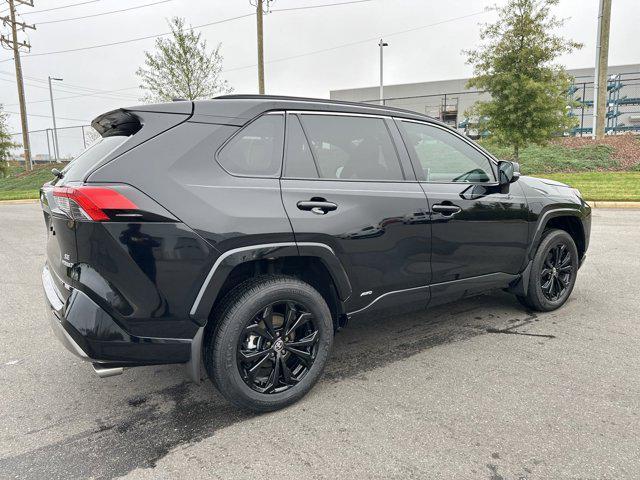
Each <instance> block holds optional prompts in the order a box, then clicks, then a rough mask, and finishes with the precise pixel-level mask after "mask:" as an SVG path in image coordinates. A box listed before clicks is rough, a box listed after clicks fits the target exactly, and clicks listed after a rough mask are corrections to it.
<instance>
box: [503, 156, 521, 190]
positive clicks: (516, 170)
mask: <svg viewBox="0 0 640 480" xmlns="http://www.w3.org/2000/svg"><path fill="white" fill-rule="evenodd" d="M519 178H520V164H519V163H517V162H507V161H501V162H498V183H499V184H500V185H508V184H510V183H513V182H515V181H516V180H518V179H519Z"/></svg>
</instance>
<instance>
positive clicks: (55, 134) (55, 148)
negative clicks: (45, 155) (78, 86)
mask: <svg viewBox="0 0 640 480" xmlns="http://www.w3.org/2000/svg"><path fill="white" fill-rule="evenodd" d="M48 78H49V98H50V99H51V116H52V117H53V154H54V155H55V156H56V160H60V146H59V145H58V127H57V126H56V110H55V108H53V88H51V80H55V81H57V82H61V81H62V79H61V78H54V77H51V76H49V77H48Z"/></svg>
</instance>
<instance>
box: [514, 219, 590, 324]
mask: <svg viewBox="0 0 640 480" xmlns="http://www.w3.org/2000/svg"><path fill="white" fill-rule="evenodd" d="M556 258H557V261H556ZM578 266H579V262H578V249H577V248H576V244H575V242H574V241H573V238H571V235H569V234H568V233H567V232H565V231H564V230H555V229H554V230H547V231H546V232H545V233H544V235H543V237H542V240H541V241H540V245H539V246H538V250H537V251H536V255H535V257H534V258H533V264H532V266H531V272H530V276H529V285H528V289H527V295H526V296H518V301H519V302H520V303H521V304H522V305H524V306H526V307H527V308H530V309H532V310H537V311H539V312H549V311H551V310H555V309H557V308H560V307H561V306H562V305H564V303H565V302H566V301H567V299H568V298H569V295H571V292H572V291H573V287H574V285H575V283H576V277H577V274H578ZM554 289H555V291H554Z"/></svg>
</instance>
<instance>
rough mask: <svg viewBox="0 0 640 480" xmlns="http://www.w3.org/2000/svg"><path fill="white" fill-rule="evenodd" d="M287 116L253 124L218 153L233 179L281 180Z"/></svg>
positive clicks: (279, 115) (272, 115) (271, 116)
mask: <svg viewBox="0 0 640 480" xmlns="http://www.w3.org/2000/svg"><path fill="white" fill-rule="evenodd" d="M283 142H284V115H282V114H267V115H263V116H262V117H260V118H258V119H257V120H254V121H253V122H251V123H250V124H249V125H248V126H246V127H245V128H243V129H242V130H241V131H240V132H239V133H238V134H237V135H235V136H234V137H233V138H232V139H231V140H230V141H229V142H228V143H227V144H226V145H225V146H224V147H223V148H222V150H220V152H219V153H218V163H220V165H221V166H222V168H224V169H225V170H226V171H227V172H229V173H231V174H232V175H243V176H251V177H277V176H279V175H280V168H281V166H282V148H283Z"/></svg>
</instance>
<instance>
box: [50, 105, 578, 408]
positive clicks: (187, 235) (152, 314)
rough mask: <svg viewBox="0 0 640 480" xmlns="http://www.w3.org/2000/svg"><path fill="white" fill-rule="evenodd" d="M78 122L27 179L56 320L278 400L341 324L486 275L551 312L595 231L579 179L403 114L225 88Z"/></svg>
mask: <svg viewBox="0 0 640 480" xmlns="http://www.w3.org/2000/svg"><path fill="white" fill-rule="evenodd" d="M92 125H93V127H94V128H95V129H96V130H97V131H98V132H99V133H100V135H101V137H102V138H101V139H100V140H99V141H98V142H97V143H95V144H94V145H93V146H91V147H90V148H88V149H87V150H86V151H85V152H84V153H82V154H81V155H80V156H78V157H77V158H76V159H75V160H73V161H72V162H71V163H69V165H67V166H66V168H64V170H62V171H61V172H59V171H54V174H55V175H56V177H57V178H55V180H54V181H52V182H50V183H48V184H46V185H44V186H43V187H42V190H41V197H40V200H41V204H42V209H43V212H44V220H45V224H46V228H47V235H48V241H47V261H46V265H45V267H44V270H43V272H42V283H43V285H44V290H45V293H46V298H47V308H48V311H49V314H50V315H49V316H50V320H51V324H52V326H53V329H54V331H55V333H56V336H57V337H58V338H59V340H60V341H61V342H62V343H63V344H64V345H65V346H66V347H67V348H68V349H70V350H71V351H72V352H73V353H75V354H76V355H78V356H80V357H81V358H83V359H84V360H87V361H88V362H90V363H91V364H93V367H94V368H95V371H96V372H97V373H98V375H100V376H109V375H115V374H118V373H121V372H122V371H123V369H124V368H128V367H135V366H140V365H156V364H169V363H184V364H186V366H187V371H188V374H189V376H190V377H191V378H192V379H193V380H194V381H200V379H201V376H203V374H204V371H206V373H207V374H208V376H209V378H210V379H211V380H212V381H213V383H214V384H215V385H216V387H217V388H218V389H219V390H220V392H221V393H222V394H223V395H224V396H225V397H226V398H227V399H228V400H229V401H231V402H232V403H234V404H235V405H237V406H239V407H242V408H247V409H251V410H254V411H268V410H275V409H278V408H281V407H283V406H286V405H288V404H291V403H293V402H295V401H296V400H298V399H300V398H301V397H302V396H303V395H304V394H305V393H306V392H308V391H309V389H310V388H311V387H312V386H313V384H314V383H315V382H316V381H317V380H318V378H319V377H320V374H321V372H322V370H323V368H324V366H325V364H326V363H327V359H328V357H329V354H330V352H331V346H332V342H333V337H334V333H335V332H336V331H337V330H338V329H339V328H341V327H344V326H345V325H346V324H347V321H348V320H350V319H356V318H358V317H366V316H370V315H372V314H373V313H374V312H376V313H377V314H381V313H382V312H384V311H387V312H396V313H397V312H398V311H400V310H402V311H407V310H409V309H410V308H414V309H416V310H420V309H425V308H427V307H431V306H434V305H438V304H441V303H446V302H455V301H459V300H460V299H462V298H465V297H469V296H472V295H476V294H479V293H482V292H485V291H487V290H491V289H496V288H499V289H505V290H507V291H509V292H512V293H513V294H514V295H515V296H516V297H517V298H518V300H519V301H520V302H521V303H522V304H523V305H525V306H526V308H528V309H531V310H538V311H549V310H554V309H556V308H558V307H560V306H561V305H563V304H564V302H565V301H566V300H567V298H568V297H569V295H570V294H571V291H572V289H573V286H574V284H575V281H576V275H577V273H578V268H579V267H580V265H581V264H582V262H583V260H584V258H585V252H586V250H587V247H588V244H589V232H590V226H591V220H590V219H591V209H590V207H589V206H588V205H587V204H586V203H585V201H584V200H583V199H582V198H581V196H580V193H579V192H578V191H577V190H575V189H572V188H569V187H568V186H567V185H564V184H561V183H558V182H554V181H550V180H543V179H537V178H531V177H525V176H520V174H519V169H518V165H517V164H516V163H511V162H505V161H497V160H496V159H495V158H494V157H492V156H491V154H489V153H488V152H486V151H485V150H484V149H483V148H482V147H480V146H479V145H477V144H476V143H474V142H473V141H471V140H469V139H468V138H466V137H464V136H462V135H460V134H458V133H457V132H456V131H454V130H452V129H450V128H448V127H447V126H445V125H443V124H442V123H440V122H438V121H436V120H434V119H432V118H429V117H426V116H424V115H420V114H417V113H414V112H409V111H404V110H399V109H393V108H386V107H382V106H373V105H364V104H355V103H345V102H337V101H328V100H314V99H303V98H292V97H270V96H248V95H245V96H243V95H232V96H224V97H219V98H216V99H213V100H209V101H195V102H188V101H178V102H173V103H166V104H158V105H143V106H138V107H132V108H123V109H119V110H114V111H111V112H108V113H105V114H103V115H101V116H99V117H98V118H96V119H95V120H94V121H93V123H92Z"/></svg>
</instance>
